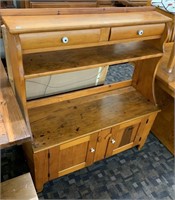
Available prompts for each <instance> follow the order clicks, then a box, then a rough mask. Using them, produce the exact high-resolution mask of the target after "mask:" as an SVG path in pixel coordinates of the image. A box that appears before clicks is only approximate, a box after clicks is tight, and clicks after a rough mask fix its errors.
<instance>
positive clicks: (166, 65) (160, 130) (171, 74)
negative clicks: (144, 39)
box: [152, 8, 175, 155]
mask: <svg viewBox="0 0 175 200" xmlns="http://www.w3.org/2000/svg"><path fill="white" fill-rule="evenodd" d="M157 11H158V12H160V13H162V14H164V15H165V16H168V17H170V18H171V19H172V22H171V25H170V35H169V38H168V40H167V42H166V44H165V54H164V56H163V58H162V60H161V62H160V64H159V67H158V70H157V74H156V82H155V87H156V88H155V93H156V97H157V103H158V105H159V106H160V108H161V110H162V111H161V112H160V113H159V114H158V116H157V118H156V120H155V122H154V124H153V127H152V132H153V133H154V135H155V136H156V137H157V138H158V139H159V140H160V141H161V142H162V143H163V144H164V145H165V146H166V147H167V149H168V150H169V151H170V152H171V153H172V154H174V155H175V151H174V130H175V127H174V100H175V42H174V41H175V27H174V26H175V16H174V15H173V14H171V13H167V12H166V11H163V10H160V9H158V8H157Z"/></svg>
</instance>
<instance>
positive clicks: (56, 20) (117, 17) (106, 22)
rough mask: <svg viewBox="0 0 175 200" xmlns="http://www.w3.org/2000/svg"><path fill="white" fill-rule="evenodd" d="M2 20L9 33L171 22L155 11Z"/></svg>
mask: <svg viewBox="0 0 175 200" xmlns="http://www.w3.org/2000/svg"><path fill="white" fill-rule="evenodd" d="M2 19H3V22H4V23H5V25H6V26H7V28H8V29H9V32H10V33H29V32H38V31H53V30H54V31H56V30H76V29H90V28H101V27H114V26H127V25H138V24H155V23H165V22H168V21H171V19H170V18H168V17H166V16H164V15H162V14H160V13H158V12H156V11H147V12H128V13H105V14H83V15H78V14H75V15H71V16H70V15H47V16H46V15H45V16H13V17H12V16H3V17H2ZM26 22H27V23H26Z"/></svg>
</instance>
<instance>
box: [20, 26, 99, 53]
mask: <svg viewBox="0 0 175 200" xmlns="http://www.w3.org/2000/svg"><path fill="white" fill-rule="evenodd" d="M20 40H21V45H22V49H23V50H31V49H41V48H52V47H63V46H71V45H81V44H82V45H83V44H87V43H96V42H99V40H100V29H87V30H73V31H56V32H42V33H27V34H20Z"/></svg>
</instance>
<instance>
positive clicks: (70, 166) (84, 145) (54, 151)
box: [49, 133, 98, 180]
mask: <svg viewBox="0 0 175 200" xmlns="http://www.w3.org/2000/svg"><path fill="white" fill-rule="evenodd" d="M97 135H98V133H94V134H92V135H89V136H85V137H83V138H79V139H76V140H73V141H70V142H66V143H64V144H61V145H59V146H56V147H53V148H51V149H49V153H50V158H49V180H51V179H54V178H57V177H59V176H63V175H65V174H68V173H71V172H73V171H76V170H79V169H81V168H84V167H86V166H88V165H90V164H92V163H93V160H94V154H95V151H96V142H97Z"/></svg>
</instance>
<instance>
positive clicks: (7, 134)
mask: <svg viewBox="0 0 175 200" xmlns="http://www.w3.org/2000/svg"><path fill="white" fill-rule="evenodd" d="M0 74H1V76H0V147H1V148H4V147H8V146H10V145H14V144H21V143H23V142H25V141H29V140H30V138H31V134H30V131H29V129H28V128H27V126H26V123H25V121H24V118H23V116H22V114H21V111H20V108H19V105H18V103H17V100H16V98H15V95H14V93H13V91H12V88H11V86H10V83H9V81H8V77H7V74H6V72H5V69H4V66H3V64H2V62H1V61H0Z"/></svg>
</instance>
